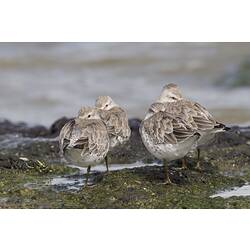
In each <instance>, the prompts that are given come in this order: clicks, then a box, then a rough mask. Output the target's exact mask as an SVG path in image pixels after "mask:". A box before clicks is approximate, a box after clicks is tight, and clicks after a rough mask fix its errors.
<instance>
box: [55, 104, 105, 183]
mask: <svg viewBox="0 0 250 250" xmlns="http://www.w3.org/2000/svg"><path fill="white" fill-rule="evenodd" d="M59 146H60V152H61V155H63V156H64V157H65V159H66V160H68V161H69V162H71V163H74V164H76V165H79V166H82V167H87V177H86V181H85V185H87V183H88V178H89V173H90V170H91V166H94V165H96V164H98V163H100V162H102V161H103V160H104V158H105V157H106V155H107V153H108V150H109V137H108V132H107V129H106V126H105V124H104V123H103V121H102V120H101V118H100V115H99V112H98V110H97V109H96V108H90V107H83V108H81V110H80V111H79V114H78V116H77V117H76V118H75V119H73V120H71V121H69V122H68V123H66V124H65V125H64V127H63V128H62V130H61V132H60V136H59Z"/></svg>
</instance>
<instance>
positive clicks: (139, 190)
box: [0, 166, 250, 208]
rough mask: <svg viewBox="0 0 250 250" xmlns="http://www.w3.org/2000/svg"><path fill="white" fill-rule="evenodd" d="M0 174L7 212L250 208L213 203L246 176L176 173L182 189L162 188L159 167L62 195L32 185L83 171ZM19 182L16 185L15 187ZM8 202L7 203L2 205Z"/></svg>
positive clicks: (236, 201)
mask: <svg viewBox="0 0 250 250" xmlns="http://www.w3.org/2000/svg"><path fill="white" fill-rule="evenodd" d="M47 168H48V169H49V170H51V171H47V170H46V171H42V172H41V171H39V170H37V169H32V170H27V171H25V172H24V171H21V170H13V169H12V170H11V169H10V170H9V169H4V170H1V171H0V207H2V208H250V198H248V197H232V198H228V199H223V198H219V197H217V198H210V196H211V195H212V194H214V193H215V192H216V191H218V190H223V189H227V188H229V187H232V186H241V185H243V184H244V183H245V180H243V179H242V178H240V177H227V176H223V175H221V174H219V173H218V169H216V168H212V167H211V166H210V168H209V167H208V168H205V169H204V171H197V170H195V169H187V170H184V171H180V170H176V169H174V168H173V169H171V177H172V179H173V180H174V181H175V182H176V183H177V184H176V185H163V184H160V183H161V182H163V180H164V170H163V168H162V167H159V166H150V167H142V168H137V169H132V170H128V169H123V170H120V171H113V172H110V173H109V174H103V173H100V174H99V175H101V176H102V178H99V181H98V183H95V185H93V186H90V187H87V188H82V189H81V190H79V191H77V192H70V191H60V192H58V191H56V190H53V189H52V188H51V187H49V186H48V187H47V188H41V189H39V188H37V189H35V188H27V187H26V186H25V184H26V183H29V182H35V183H37V185H38V186H39V183H41V182H44V180H48V179H50V178H52V177H53V176H57V175H58V174H59V173H60V174H65V175H66V174H69V173H74V171H77V170H76V169H73V170H72V169H71V168H67V167H62V166H60V167H59V166H48V167H47ZM249 176H250V174H249ZM13 182H14V184H15V185H13ZM1 200H4V201H5V202H4V203H3V202H1Z"/></svg>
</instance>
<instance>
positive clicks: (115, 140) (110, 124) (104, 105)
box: [95, 96, 131, 171]
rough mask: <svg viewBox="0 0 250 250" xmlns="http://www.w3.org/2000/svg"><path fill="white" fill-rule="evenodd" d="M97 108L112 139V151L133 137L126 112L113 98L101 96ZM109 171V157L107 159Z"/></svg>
mask: <svg viewBox="0 0 250 250" xmlns="http://www.w3.org/2000/svg"><path fill="white" fill-rule="evenodd" d="M95 107H96V108H97V109H98V110H99V112H100V116H101V119H102V120H103V122H104V123H105V125H106V127H107V131H108V135H109V138H110V151H112V149H114V148H115V147H117V146H119V145H121V144H123V143H125V142H127V141H128V140H129V138H130V135H131V130H130V127H129V124H128V117H127V114H126V112H125V111H124V110H123V109H122V108H121V107H120V106H118V105H117V104H116V103H115V102H114V101H113V100H112V98H111V97H109V96H99V97H98V98H97V99H96V103H95ZM105 161H106V167H107V171H109V169H108V155H107V156H106V158H105Z"/></svg>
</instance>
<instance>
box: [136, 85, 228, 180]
mask: <svg viewBox="0 0 250 250" xmlns="http://www.w3.org/2000/svg"><path fill="white" fill-rule="evenodd" d="M224 130H226V126H225V125H223V124H221V123H219V122H217V121H216V120H215V119H214V118H213V117H212V115H211V114H210V113H209V112H208V111H207V110H206V109H205V108H204V107H202V106H201V105H200V104H198V103H197V102H192V101H189V100H186V99H184V98H183V96H182V94H181V92H180V90H179V88H178V86H177V85H176V84H168V85H166V86H165V87H164V88H163V91H162V93H161V95H160V97H159V99H158V100H157V101H156V103H153V104H152V105H151V107H150V109H149V112H148V113H147V115H146V117H145V119H144V121H143V122H142V124H141V128H140V133H141V137H142V140H143V143H144V144H145V146H146V148H147V149H148V150H149V152H151V153H152V154H153V155H154V156H156V157H157V158H159V159H162V160H163V161H164V165H165V167H166V168H167V166H166V165H167V163H168V162H170V161H172V160H176V159H181V158H182V159H183V161H182V162H183V167H186V163H185V158H184V157H185V155H186V154H187V153H188V152H189V151H191V150H193V149H195V148H198V162H197V167H200V159H199V157H200V150H199V148H200V146H202V145H204V144H206V143H208V141H209V140H212V139H213V137H214V135H215V134H216V133H218V132H222V131H224ZM167 182H168V183H170V182H171V180H170V178H169V176H168V170H167Z"/></svg>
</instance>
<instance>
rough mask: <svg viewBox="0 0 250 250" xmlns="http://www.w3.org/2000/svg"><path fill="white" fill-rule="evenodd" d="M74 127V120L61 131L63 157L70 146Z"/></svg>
mask: <svg viewBox="0 0 250 250" xmlns="http://www.w3.org/2000/svg"><path fill="white" fill-rule="evenodd" d="M74 125H75V120H74V119H72V120H70V121H69V122H67V123H66V124H65V125H64V126H63V128H62V129H61V131H60V135H59V148H60V154H61V155H62V154H63V151H64V149H65V147H67V146H68V145H69V142H70V138H71V133H72V131H73V127H74Z"/></svg>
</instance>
